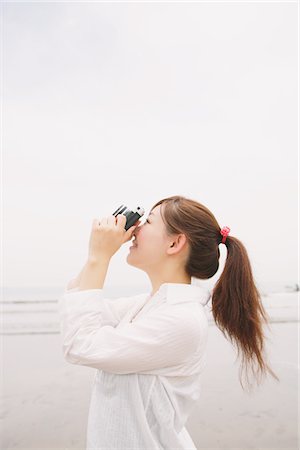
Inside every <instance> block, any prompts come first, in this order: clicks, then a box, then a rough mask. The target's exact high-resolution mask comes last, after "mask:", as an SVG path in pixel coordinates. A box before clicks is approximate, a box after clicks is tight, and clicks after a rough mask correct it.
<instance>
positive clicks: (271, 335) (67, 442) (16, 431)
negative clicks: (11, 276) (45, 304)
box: [0, 294, 299, 450]
mask: <svg viewBox="0 0 300 450" xmlns="http://www.w3.org/2000/svg"><path fill="white" fill-rule="evenodd" d="M285 298H286V299H287V300H286V301H285V300H284V299H285ZM292 298H294V299H295V298H296V297H295V295H294V297H292V295H291V294H282V295H281V297H280V300H279V297H277V298H276V297H275V300H274V298H269V299H268V300H269V302H270V303H271V305H273V308H272V307H271V308H269V309H268V312H270V317H271V320H272V321H271V323H270V330H268V331H266V333H267V334H266V335H267V340H266V351H267V354H268V361H269V363H270V365H271V367H272V369H273V370H274V371H275V373H276V374H277V376H278V377H279V378H280V382H279V383H278V382H277V381H276V380H274V379H273V378H271V377H268V378H267V379H266V380H265V381H264V383H263V384H262V385H261V386H260V387H258V388H256V389H255V390H254V392H253V393H252V394H248V393H246V392H244V391H243V390H242V388H241V386H240V383H239V379H238V376H239V364H240V363H239V361H238V360H237V359H236V356H237V353H236V352H235V349H234V348H233V347H232V345H231V344H230V343H229V342H228V341H227V340H226V339H225V338H224V336H223V335H222V333H221V331H220V330H219V329H218V328H217V327H216V325H215V324H214V323H213V322H210V326H209V339H208V351H207V365H206V367H205V370H204V372H203V376H202V386H201V389H202V394H201V397H200V399H199V401H198V403H197V404H196V406H195V409H194V410H193V412H192V414H191V416H190V417H189V419H188V421H187V423H186V427H187V429H188V431H189V433H190V435H191V437H192V439H193V441H194V443H195V445H196V447H197V449H201V450H204V449H210V450H211V449H218V450H219V449H231V450H232V449H239V450H248V449H257V450H262V449H264V450H265V449H270V450H276V449H285V450H296V449H298V442H297V435H298V429H297V423H298V420H297V419H298V400H299V398H298V370H297V363H298V339H299V333H298V332H299V330H298V327H299V322H298V317H297V307H296V304H295V303H294V300H292ZM282 300H283V303H282ZM289 302H290V303H291V305H292V308H288V307H287V306H286V305H288V304H289ZM266 304H267V299H266ZM11 306H12V305H11ZM11 306H10V308H11ZM269 306H270V305H269ZM54 309H55V305H54ZM287 309H288V310H289V312H287V311H285V310H287ZM280 311H281V312H280ZM282 311H284V312H282ZM32 314H34V313H32ZM37 314H41V313H37ZM43 314H46V313H45V312H44V313H43ZM282 316H283V318H281V317H282ZM7 317H8V316H7ZM51 317H52V321H53V323H56V321H57V317H56V316H55V314H52V316H51ZM10 320H13V319H10ZM7 321H8V319H7ZM51 329H53V330H52V331H51ZM1 361H2V386H1V387H2V389H1V411H0V414H1V436H2V437H1V450H8V449H10V450H12V449H22V450H25V449H28V450H29V449H47V450H50V449H52V450H53V449H57V450H62V449H64V450H65V449H82V450H84V449H85V433H86V425H87V415H88V408H89V401H90V394H91V387H92V383H93V378H94V375H95V369H93V368H89V367H85V366H78V365H72V364H69V363H68V362H66V361H65V360H64V358H63V354H62V349H61V338H60V335H59V333H57V332H56V331H55V330H54V326H50V331H49V330H48V332H44V333H43V332H42V331H41V330H40V331H39V332H37V333H36V334H26V333H24V334H17V333H16V334H13V333H8V334H2V335H1Z"/></svg>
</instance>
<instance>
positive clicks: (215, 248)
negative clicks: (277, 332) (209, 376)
mask: <svg viewBox="0 0 300 450" xmlns="http://www.w3.org/2000/svg"><path fill="white" fill-rule="evenodd" d="M158 205H162V206H161V217H162V219H163V221H164V223H165V226H166V233H167V235H172V234H178V233H184V234H185V236H186V238H187V240H188V243H189V249H190V251H189V255H188V258H187V261H186V264H185V271H186V273H187V274H188V275H189V276H191V277H195V278H199V279H202V280H205V279H208V278H211V277H212V276H213V275H214V274H215V273H216V272H217V270H218V268H219V258H220V250H219V244H220V243H221V241H222V238H223V236H222V235H221V233H220V230H221V228H220V226H219V224H218V222H217V220H216V218H215V216H214V215H213V214H212V213H211V211H210V210H209V209H208V208H206V207H205V206H204V205H202V204H201V203H199V202H197V201H194V200H192V199H189V198H186V197H183V196H179V195H175V196H172V197H167V198H164V199H162V200H160V201H158V202H157V203H156V204H155V205H154V206H153V207H152V209H154V208H155V207H156V206H158ZM225 245H226V247H227V257H226V262H225V267H224V270H223V271H222V274H221V276H220V278H219V279H218V281H217V283H216V284H215V286H214V288H213V290H212V297H211V301H212V314H213V317H214V320H215V322H216V325H217V326H218V328H219V329H220V330H221V331H222V333H223V335H224V336H225V338H226V339H228V340H229V341H230V342H231V343H232V344H233V345H235V346H236V348H237V351H238V356H239V355H240V354H242V364H241V367H240V372H239V381H240V384H241V386H242V388H243V389H245V388H244V385H243V382H242V377H241V373H242V370H243V369H246V378H247V385H248V387H249V389H250V390H251V388H252V385H251V383H250V382H249V377H248V369H249V368H251V369H252V373H253V374H254V375H255V379H256V382H257V384H259V383H260V382H261V377H262V375H264V376H265V375H266V373H267V372H269V373H270V374H271V375H272V376H273V377H274V378H275V379H276V380H277V381H279V378H278V377H277V375H276V374H275V373H274V372H273V371H272V370H271V368H270V367H269V366H268V364H267V363H266V361H265V357H264V339H265V335H264V333H263V325H264V324H266V325H267V326H268V316H267V313H266V311H265V309H264V307H263V305H262V302H261V297H260V293H259V291H258V289H257V287H256V286H255V283H254V279H253V275H252V270H251V265H250V261H249V257H248V254H247V251H246V248H245V247H244V245H243V244H242V242H241V241H240V240H239V239H237V238H235V237H233V236H227V238H226V241H225ZM255 366H256V370H255Z"/></svg>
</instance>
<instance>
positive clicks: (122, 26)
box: [2, 2, 298, 287]
mask: <svg viewBox="0 0 300 450" xmlns="http://www.w3.org/2000/svg"><path fill="white" fill-rule="evenodd" d="M297 35H298V30H297V3H296V2H194V3H192V2H190V3H180V2H178V3H176V2H170V3H167V2H165V3H163V2H161V3H154V2H152V3H134V2H131V3H126V2H124V3H118V2H116V3H112V2H108V3H104V2H103V3H100V2H98V3H97V2H93V3H92V2H90V3H88V2H86V3H82V2H81V3H76V2H64V3H63V2H58V3H54V2H53V3H50V2H46V3H42V2H38V3H37V2H36V3H34V2H31V3H30V2H23V3H21V2H19V3H13V2H8V3H5V4H2V52H3V53H2V94H3V101H2V112H3V120H2V133H3V137H2V149H3V157H2V163H3V168H2V172H3V183H2V185H3V219H2V226H3V281H4V284H5V285H6V286H24V287H26V286H27V287H28V286H40V287H43V286H63V285H65V284H66V283H67V281H68V280H69V279H70V278H71V277H74V276H75V275H77V273H78V272H79V270H80V269H81V267H82V266H83V264H84V262H85V260H86V256H87V248H88V239H89V234H90V228H91V224H92V221H93V218H94V217H102V216H107V215H110V214H112V212H113V211H114V210H115V209H117V207H118V206H119V205H121V204H126V205H128V206H131V207H134V206H137V205H140V206H143V207H144V208H145V209H146V214H147V213H148V212H149V209H150V208H151V207H152V205H153V204H154V203H155V202H157V201H158V200H159V199H161V198H164V197H166V196H170V195H184V196H186V197H190V198H192V199H194V200H197V201H199V202H200V203H203V204H204V205H206V206H207V207H208V208H209V209H210V210H211V211H212V212H213V214H214V215H215V216H216V218H217V220H218V222H219V224H220V226H221V227H222V226H224V225H228V226H229V227H230V228H231V235H232V236H236V237H237V238H239V239H240V240H241V241H242V242H243V243H244V244H245V246H246V248H247V250H248V253H249V257H250V259H251V261H252V265H253V272H254V276H255V278H256V280H257V282H258V283H259V285H260V286H262V287H264V286H270V285H274V284H277V285H285V284H289V283H295V282H296V280H297V226H298V224H297V139H298V129H297V106H298V103H297V68H298V59H297ZM129 245H130V244H129V243H126V244H124V245H123V246H122V248H121V249H120V250H119V252H117V254H115V255H114V257H113V258H112V261H111V265H110V267H109V272H108V276H107V279H106V285H108V286H109V285H116V284H118V285H126V286H131V285H135V286H136V285H144V284H145V283H147V282H148V281H147V280H148V279H147V277H146V274H145V273H143V272H141V271H139V270H137V269H135V268H134V267H132V266H129V265H128V264H127V263H126V261H125V258H126V255H127V253H128V248H129ZM220 251H221V252H222V258H224V257H225V255H226V249H225V246H222V245H221V246H220ZM219 274H220V273H219ZM219 274H218V275H219Z"/></svg>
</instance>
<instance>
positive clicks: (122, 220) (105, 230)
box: [88, 214, 140, 261]
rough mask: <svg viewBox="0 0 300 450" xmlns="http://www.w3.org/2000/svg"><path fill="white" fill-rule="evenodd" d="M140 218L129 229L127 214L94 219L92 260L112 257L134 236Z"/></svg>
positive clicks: (90, 244) (90, 247)
mask: <svg viewBox="0 0 300 450" xmlns="http://www.w3.org/2000/svg"><path fill="white" fill-rule="evenodd" d="M139 223H140V220H138V221H137V222H136V223H135V224H134V225H132V227H130V228H129V229H128V230H127V231H126V230H125V224H126V216H125V215H124V214H118V215H117V217H116V216H114V215H111V216H108V217H103V218H102V219H101V220H100V222H99V219H94V221H93V224H92V231H91V234H90V240H89V256H88V258H89V259H90V260H92V261H97V260H99V258H101V257H103V256H105V257H107V258H111V257H112V256H113V255H114V254H115V253H116V252H117V251H118V250H119V248H120V247H121V245H122V244H124V243H125V242H128V241H129V240H130V239H131V238H132V234H133V232H134V230H135V229H136V227H137V226H138V225H139Z"/></svg>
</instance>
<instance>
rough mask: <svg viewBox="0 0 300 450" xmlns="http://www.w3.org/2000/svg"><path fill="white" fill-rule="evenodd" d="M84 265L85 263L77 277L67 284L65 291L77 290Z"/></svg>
mask: <svg viewBox="0 0 300 450" xmlns="http://www.w3.org/2000/svg"><path fill="white" fill-rule="evenodd" d="M86 265H87V263H85V265H84V266H83V268H82V269H81V272H80V273H79V274H78V275H77V277H76V278H73V279H72V280H71V281H70V282H69V284H68V286H67V289H73V288H77V287H78V286H79V283H80V280H81V276H82V274H83V271H84V270H85V268H86Z"/></svg>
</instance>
